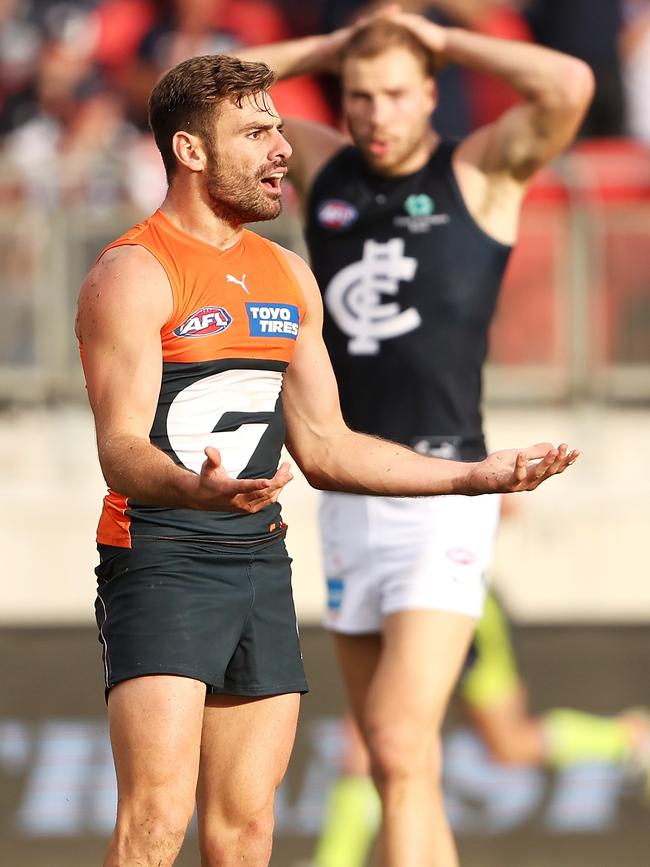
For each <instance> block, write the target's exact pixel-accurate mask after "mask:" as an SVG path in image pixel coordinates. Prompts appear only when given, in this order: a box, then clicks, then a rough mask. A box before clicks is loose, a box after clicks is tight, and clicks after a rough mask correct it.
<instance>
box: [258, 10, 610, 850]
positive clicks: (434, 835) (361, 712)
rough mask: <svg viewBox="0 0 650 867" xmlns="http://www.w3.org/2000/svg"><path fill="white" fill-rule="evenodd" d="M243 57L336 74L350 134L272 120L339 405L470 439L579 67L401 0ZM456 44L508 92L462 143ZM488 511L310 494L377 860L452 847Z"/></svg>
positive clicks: (493, 517)
mask: <svg viewBox="0 0 650 867" xmlns="http://www.w3.org/2000/svg"><path fill="white" fill-rule="evenodd" d="M247 56H249V57H251V58H252V57H255V59H260V60H264V61H265V62H266V63H268V65H269V66H270V67H271V68H272V69H273V70H274V71H275V72H276V74H277V76H278V77H279V78H284V77H289V76H292V75H298V74H302V73H306V72H314V71H330V72H331V71H336V72H339V73H340V74H341V79H342V88H343V110H344V114H345V120H346V124H347V128H348V130H349V133H350V137H351V140H352V141H350V140H349V139H347V138H345V137H344V136H343V135H341V134H340V133H338V132H336V131H334V130H332V129H329V128H326V127H323V126H319V125H316V124H312V123H307V122H304V121H293V120H286V122H285V130H286V134H287V137H288V139H289V140H290V142H291V144H292V147H293V157H292V161H291V165H290V171H291V177H292V180H293V182H294V185H295V187H296V189H297V191H298V193H299V196H300V198H301V200H302V205H303V210H304V213H305V215H306V221H307V228H306V236H307V242H308V247H309V252H310V255H311V263H312V267H313V269H314V272H315V274H316V277H317V279H318V282H319V285H320V289H321V292H322V295H323V301H324V308H325V322H324V335H325V340H326V344H327V347H328V350H329V353H330V356H331V358H332V365H333V368H334V371H335V374H336V378H337V381H338V386H339V390H340V395H341V405H342V409H343V415H344V417H345V418H346V421H347V422H348V423H349V424H350V425H351V426H352V427H354V428H357V429H359V430H363V431H365V432H367V433H370V434H374V435H379V436H382V437H387V438H389V439H391V440H395V441H397V442H400V443H403V444H405V445H407V446H410V447H411V448H413V449H414V450H415V451H417V452H421V453H423V454H427V455H432V456H437V457H444V458H450V459H460V460H467V461H471V460H475V459H478V458H481V457H482V456H484V455H485V443H484V439H483V429H482V422H481V371H482V366H483V363H484V361H485V357H486V353H487V333H488V327H489V325H490V321H491V319H492V316H493V313H494V309H495V306H496V302H497V296H498V292H499V287H500V284H501V280H502V277H503V273H504V270H505V267H506V264H507V261H508V256H509V253H510V250H511V249H512V246H513V244H514V243H515V240H516V235H517V225H518V218H519V210H520V206H521V202H522V199H523V197H524V194H525V191H526V188H527V185H528V184H529V182H530V180H531V178H532V177H533V175H534V173H535V172H536V171H537V170H538V169H539V168H540V167H541V166H543V165H544V164H545V163H547V162H548V161H549V160H551V159H552V158H553V157H554V156H556V155H557V154H558V153H559V152H560V151H561V150H562V149H563V148H565V147H566V146H567V145H568V144H569V143H570V142H571V140H572V139H573V137H574V135H575V132H576V130H577V128H578V126H579V124H580V121H581V118H582V117H583V115H584V112H585V110H586V108H587V105H588V104H589V101H590V98H591V95H592V91H593V81H592V75H591V72H590V70H589V68H588V67H587V66H586V65H585V64H584V63H582V62H581V61H579V60H577V59H575V58H572V57H568V56H566V55H563V54H559V53H557V52H553V51H550V50H547V49H545V48H541V47H539V46H534V45H528V44H520V43H516V42H506V41H502V40H497V39H493V38H489V37H484V36H481V35H478V34H474V33H470V32H467V31H464V30H460V29H456V28H442V27H440V26H438V25H436V24H433V23H431V22H430V21H428V20H427V19H425V18H423V17H421V16H418V15H413V14H406V13H402V12H401V11H400V10H399V8H395V7H392V8H391V9H390V10H388V11H387V12H385V13H383V14H380V15H378V16H376V17H374V18H371V19H366V20H365V21H364V22H362V23H360V24H359V25H356V26H354V27H352V28H347V29H343V30H339V31H336V32H334V33H332V34H330V35H326V36H315V37H308V38H306V39H301V40H295V41H292V42H288V43H282V44H278V45H272V46H267V47H265V48H255V49H250V50H249V51H247ZM447 63H459V64H461V65H464V66H466V67H468V68H469V69H472V70H474V71H477V72H482V73H489V74H493V75H495V76H497V77H499V78H501V79H502V80H504V81H505V82H507V83H508V84H509V85H510V86H511V87H513V88H514V89H515V90H516V91H518V92H519V94H520V95H521V97H522V100H521V103H520V104H519V105H516V106H515V107H514V108H511V109H509V110H508V111H507V112H506V113H505V114H504V115H503V116H502V117H501V118H500V119H499V120H498V121H497V122H495V123H493V124H491V125H489V126H486V127H484V128H481V129H478V130H476V131H475V132H473V133H472V134H470V135H469V136H468V137H467V138H466V139H464V140H463V141H461V142H460V143H458V144H456V143H454V142H450V141H446V140H444V139H442V138H441V137H440V136H439V135H438V134H437V133H436V132H435V130H434V129H433V128H432V126H431V125H430V116H431V113H432V111H433V109H434V108H435V105H436V100H437V94H436V81H435V71H436V70H437V69H439V68H441V67H442V66H443V65H445V64H447ZM497 522H498V503H497V502H496V498H492V499H490V498H486V497H478V498H473V499H468V498H463V497H451V498H444V499H442V498H438V499H422V500H412V499H402V500H400V499H396V498H393V497H379V498H376V497H365V496H358V495H354V494H352V495H350V494H344V493H328V494H325V495H324V497H323V501H322V507H321V533H322V540H323V551H324V559H325V571H326V575H327V579H328V585H329V610H328V616H327V622H328V625H329V626H330V628H331V629H333V630H334V632H335V636H336V643H337V651H338V656H339V660H340V663H341V667H342V671H343V675H344V679H345V681H346V686H347V690H348V695H349V699H350V704H351V708H352V711H353V713H354V715H355V718H356V721H357V723H358V724H359V727H360V729H361V733H362V735H363V738H364V741H365V744H366V746H367V747H368V750H369V752H370V759H371V766H372V768H373V777H374V780H375V783H376V785H377V788H378V790H379V793H380V795H381V798H382V802H383V824H382V836H381V844H382V849H383V852H382V856H383V861H382V863H383V864H384V865H385V867H454V865H457V863H458V859H457V855H456V852H455V847H454V843H453V840H452V837H451V834H450V832H449V827H448V824H447V821H446V818H445V815H444V809H443V805H442V797H441V792H440V788H439V785H438V782H437V781H438V780H439V778H440V768H439V739H438V733H439V726H440V723H441V721H442V718H443V716H444V712H445V709H446V705H447V701H448V697H449V693H450V691H451V689H452V688H453V685H454V683H455V681H456V679H457V677H458V673H459V671H460V669H461V666H462V664H463V660H464V659H465V656H466V654H467V649H468V646H469V643H470V641H471V637H472V634H473V631H474V627H475V623H476V619H477V618H478V617H479V616H480V613H481V610H482V607H483V603H484V600H485V593H486V585H487V574H488V570H489V566H490V560H491V553H492V545H493V540H494V535H495V531H496V527H497ZM339 803H342V801H339ZM326 849H327V847H321V850H320V851H321V853H322V852H324V851H326ZM319 867H339V865H338V864H337V865H334V864H333V863H330V862H328V863H327V864H325V863H322V864H321V863H320V862H319Z"/></svg>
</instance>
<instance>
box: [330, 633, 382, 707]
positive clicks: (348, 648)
mask: <svg viewBox="0 0 650 867" xmlns="http://www.w3.org/2000/svg"><path fill="white" fill-rule="evenodd" d="M333 636H334V646H335V648H336V655H337V658H338V662H339V668H340V669H341V674H342V675H343V682H344V684H345V689H346V693H347V697H348V702H349V704H350V709H351V710H352V714H353V716H354V718H355V720H356V722H357V723H358V724H360V723H361V721H362V719H363V714H364V711H365V707H366V702H367V699H368V691H369V689H370V685H371V683H372V681H373V678H374V676H375V673H376V671H377V667H378V665H379V660H380V658H381V653H382V638H381V634H380V633H379V632H376V633H369V634H367V635H347V634H345V633H341V632H335V633H333Z"/></svg>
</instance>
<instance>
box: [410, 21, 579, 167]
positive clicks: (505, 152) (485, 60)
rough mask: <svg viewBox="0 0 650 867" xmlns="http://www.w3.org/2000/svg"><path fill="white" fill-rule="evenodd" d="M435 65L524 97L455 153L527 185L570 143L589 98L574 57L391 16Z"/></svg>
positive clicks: (577, 61) (466, 141) (547, 49)
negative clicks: (452, 66)
mask: <svg viewBox="0 0 650 867" xmlns="http://www.w3.org/2000/svg"><path fill="white" fill-rule="evenodd" d="M394 20H395V21H396V23H399V24H402V25H403V26H405V27H407V28H408V29H410V30H411V31H412V32H413V33H414V34H415V35H416V36H417V37H418V39H420V41H421V42H422V43H423V44H424V45H425V46H426V47H427V48H428V49H429V50H430V51H431V52H432V54H434V55H436V57H437V58H438V59H439V60H440V62H441V63H443V64H444V63H456V64H459V65H461V66H465V67H467V68H468V69H472V70H475V71H476V72H482V73H487V74H489V75H494V76H496V77H497V78H500V79H502V80H503V81H505V82H507V83H508V84H509V85H510V86H511V87H513V88H514V89H515V90H516V91H517V92H518V93H519V94H521V96H522V97H523V102H522V104H521V105H517V106H515V107H513V108H511V109H509V110H508V111H506V112H505V113H504V114H503V115H502V117H501V118H499V119H498V120H497V121H495V122H494V123H493V124H490V125H489V126H487V127H484V128H482V129H481V130H478V131H477V132H475V133H473V134H472V135H470V136H469V137H468V138H467V139H465V141H464V142H463V144H462V145H461V148H462V149H463V151H464V152H465V155H466V156H467V157H468V158H469V159H471V160H472V162H474V163H475V164H476V165H477V166H478V168H480V169H481V170H482V171H483V172H484V173H486V174H488V175H499V174H501V175H507V176H509V177H510V178H512V179H513V180H515V181H517V182H519V183H525V182H526V181H528V180H529V179H530V178H531V177H532V175H533V174H534V173H535V172H536V171H537V170H538V169H539V168H540V167H541V166H543V165H544V164H545V163H547V162H549V161H550V160H551V159H553V157H555V156H557V154H559V153H560V152H561V151H562V150H564V148H566V147H567V145H568V144H569V143H570V142H571V141H572V140H573V138H574V136H575V134H576V132H577V130H578V127H579V125H580V123H581V121H582V118H583V117H584V115H585V112H586V110H587V108H588V106H589V103H590V101H591V98H592V96H593V89H594V78H593V73H592V72H591V69H590V68H589V66H588V65H587V64H586V63H584V62H583V61H582V60H579V59H578V58H576V57H571V56H569V55H567V54H562V53H560V52H558V51H553V50H551V49H549V48H544V47H542V46H540V45H533V44H530V43H525V42H516V41H513V40H504V39H497V38H494V37H490V36H483V35H481V34H478V33H472V32H470V31H468V30H463V29H460V28H455V27H449V28H447V27H440V26H439V25H437V24H434V23H433V22H431V21H427V19H425V18H423V17H422V16H420V15H412V14H406V13H404V14H397V15H396V16H395V17H394Z"/></svg>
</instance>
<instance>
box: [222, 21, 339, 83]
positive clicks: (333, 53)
mask: <svg viewBox="0 0 650 867" xmlns="http://www.w3.org/2000/svg"><path fill="white" fill-rule="evenodd" d="M348 32H349V31H348V30H347V29H341V30H337V31H335V32H334V33H328V34H322V35H317V36H305V37H303V38H302V39H290V40H288V41H286V42H276V43H273V44H271V45H260V46H256V47H254V48H245V49H242V50H241V51H238V52H237V56H238V57H239V58H241V60H249V61H261V62H262V63H266V65H267V66H269V67H270V68H271V69H272V70H273V72H275V74H276V76H277V78H278V79H282V78H292V77H293V76H296V75H310V74H312V73H321V72H333V71H335V70H336V68H337V66H338V52H339V49H340V47H341V46H342V45H343V44H344V42H345V41H346V39H347V34H348Z"/></svg>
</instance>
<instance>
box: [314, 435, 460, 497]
mask: <svg viewBox="0 0 650 867" xmlns="http://www.w3.org/2000/svg"><path fill="white" fill-rule="evenodd" d="M298 462H299V463H300V464H301V468H302V469H303V472H304V473H305V475H306V477H307V480H308V481H309V483H310V484H311V485H312V486H313V487H315V488H318V489H320V490H325V491H345V492H347V493H352V494H377V495H379V496H387V497H391V496H392V497H421V496H434V495H437V494H469V493H473V491H472V490H471V485H470V483H469V481H468V471H469V469H470V467H471V466H473V465H472V464H467V463H462V462H460V461H448V460H442V459H439V458H432V457H427V456H425V455H420V454H418V453H417V452H414V451H412V449H409V448H406V447H405V446H402V445H399V444H398V443H393V442H390V441H388V440H383V439H379V438H377V437H371V436H366V435H364V434H360V433H355V432H353V431H349V430H348V431H344V432H340V433H337V434H334V435H331V436H328V437H326V438H323V439H322V440H321V442H320V445H319V447H318V449H317V451H315V452H313V453H312V454H311V455H310V458H309V459H308V460H306V461H304V462H303V461H300V460H299V461H298Z"/></svg>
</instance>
